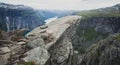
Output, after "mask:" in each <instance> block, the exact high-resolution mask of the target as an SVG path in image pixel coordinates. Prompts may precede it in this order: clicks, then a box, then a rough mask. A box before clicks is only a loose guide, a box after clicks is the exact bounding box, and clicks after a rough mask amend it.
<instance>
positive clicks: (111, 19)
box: [0, 5, 120, 65]
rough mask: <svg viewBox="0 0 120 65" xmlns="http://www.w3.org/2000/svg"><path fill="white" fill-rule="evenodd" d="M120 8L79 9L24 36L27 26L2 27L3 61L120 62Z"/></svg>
mask: <svg viewBox="0 0 120 65" xmlns="http://www.w3.org/2000/svg"><path fill="white" fill-rule="evenodd" d="M119 7H120V5H116V6H113V7H108V8H101V9H96V10H90V11H82V12H79V13H78V12H77V13H76V15H75V16H65V17H61V18H59V19H56V20H54V21H52V22H50V23H48V24H44V25H42V26H39V27H36V28H35V29H33V30H31V31H30V32H29V33H27V34H26V35H25V36H23V33H24V32H25V30H24V29H22V30H18V31H15V32H12V33H9V34H8V33H6V32H4V31H1V30H0V36H1V38H0V63H1V65H120V16H119ZM101 10H102V11H101ZM37 12H38V11H37ZM41 12H42V11H41ZM41 12H39V14H41ZM49 14H51V13H49ZM74 14H75V13H74ZM44 15H45V16H46V14H44ZM44 15H42V16H44ZM45 16H44V17H45ZM50 16H51V15H50ZM48 17H49V16H48ZM46 18H47V17H46ZM6 19H7V20H9V17H7V18H6Z"/></svg>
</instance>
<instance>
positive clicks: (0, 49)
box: [0, 47, 11, 53]
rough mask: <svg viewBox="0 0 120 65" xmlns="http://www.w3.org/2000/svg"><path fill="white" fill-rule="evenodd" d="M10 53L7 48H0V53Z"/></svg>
mask: <svg viewBox="0 0 120 65" xmlns="http://www.w3.org/2000/svg"><path fill="white" fill-rule="evenodd" d="M10 51H11V50H10V49H9V48H8V47H2V48H0V53H8V52H10Z"/></svg>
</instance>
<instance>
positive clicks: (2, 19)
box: [0, 3, 44, 32]
mask: <svg viewBox="0 0 120 65" xmlns="http://www.w3.org/2000/svg"><path fill="white" fill-rule="evenodd" d="M43 21H44V18H42V16H40V15H37V12H36V11H34V10H33V9H32V8H30V7H27V6H23V5H10V4H4V3H0V29H2V30H5V31H7V32H9V31H14V30H19V29H22V28H26V29H33V28H34V27H36V26H40V25H42V24H43Z"/></svg>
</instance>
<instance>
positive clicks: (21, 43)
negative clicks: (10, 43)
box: [17, 42, 26, 45]
mask: <svg viewBox="0 0 120 65" xmlns="http://www.w3.org/2000/svg"><path fill="white" fill-rule="evenodd" d="M17 44H20V45H23V44H26V42H18V43H17Z"/></svg>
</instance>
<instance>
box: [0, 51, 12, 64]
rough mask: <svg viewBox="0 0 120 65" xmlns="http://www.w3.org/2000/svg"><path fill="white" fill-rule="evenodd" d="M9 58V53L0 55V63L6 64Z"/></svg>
mask: <svg viewBox="0 0 120 65" xmlns="http://www.w3.org/2000/svg"><path fill="white" fill-rule="evenodd" d="M9 58H10V53H6V54H3V55H0V65H6V64H7V63H8V59H9Z"/></svg>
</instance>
